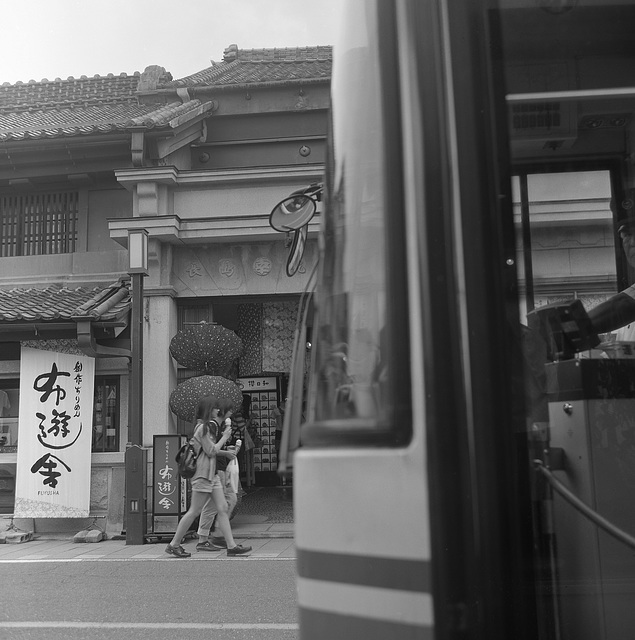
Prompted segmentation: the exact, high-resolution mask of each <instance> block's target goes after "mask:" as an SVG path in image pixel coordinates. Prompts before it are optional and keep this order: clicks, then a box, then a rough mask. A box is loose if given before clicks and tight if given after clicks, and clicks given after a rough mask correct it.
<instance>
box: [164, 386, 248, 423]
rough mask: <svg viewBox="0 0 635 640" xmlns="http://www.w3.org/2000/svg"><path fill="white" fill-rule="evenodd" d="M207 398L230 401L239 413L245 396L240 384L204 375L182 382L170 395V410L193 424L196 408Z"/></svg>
mask: <svg viewBox="0 0 635 640" xmlns="http://www.w3.org/2000/svg"><path fill="white" fill-rule="evenodd" d="M205 396H215V397H216V398H225V399H227V400H229V401H230V402H231V403H232V408H233V410H234V411H238V409H240V408H241V407H242V404H243V394H242V391H241V389H240V387H239V386H238V384H236V383H235V382H233V381H232V380H227V378H223V377H221V376H208V375H204V376H196V377H194V378H190V379H189V380H186V381H185V382H181V384H179V385H178V387H177V388H176V389H175V390H174V391H173V392H172V393H171V394H170V409H171V410H172V412H173V413H175V414H176V415H177V416H178V417H179V418H181V420H186V421H187V422H193V421H194V414H195V413H196V406H197V405H198V403H199V400H201V398H204V397H205Z"/></svg>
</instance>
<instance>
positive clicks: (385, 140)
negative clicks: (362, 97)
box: [301, 2, 413, 447]
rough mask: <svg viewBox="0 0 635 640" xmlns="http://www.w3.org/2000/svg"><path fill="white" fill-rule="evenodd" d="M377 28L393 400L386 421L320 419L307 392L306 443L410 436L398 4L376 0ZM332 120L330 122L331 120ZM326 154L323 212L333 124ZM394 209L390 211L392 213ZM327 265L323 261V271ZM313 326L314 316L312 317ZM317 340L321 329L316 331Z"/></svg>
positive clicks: (391, 441) (392, 440)
mask: <svg viewBox="0 0 635 640" xmlns="http://www.w3.org/2000/svg"><path fill="white" fill-rule="evenodd" d="M374 10H375V11H376V13H377V15H376V24H377V32H376V33H375V34H373V38H374V41H375V42H376V43H377V47H378V61H379V74H380V78H381V79H380V86H381V87H382V92H381V103H380V106H379V109H380V113H379V119H380V121H381V125H382V127H381V141H380V142H381V148H382V153H383V155H384V157H386V158H390V159H391V161H390V162H387V163H386V164H385V166H384V176H383V177H384V185H383V187H384V188H383V212H384V221H388V220H390V224H386V225H385V231H386V245H385V246H386V293H387V296H386V300H387V301H388V296H390V299H393V300H399V301H404V302H403V304H404V306H399V305H391V304H388V302H387V307H386V324H387V327H388V331H387V349H386V351H387V353H388V369H389V370H390V378H389V383H388V389H389V392H388V393H389V397H390V398H391V402H392V406H391V409H390V412H389V413H390V415H389V419H388V420H387V421H386V423H379V422H378V421H376V420H373V419H370V418H359V417H356V418H346V419H329V420H322V421H316V420H314V419H313V416H314V415H315V407H314V402H315V397H316V396H317V394H316V393H309V402H310V404H309V410H308V417H309V420H308V421H307V422H306V423H305V424H304V425H303V427H302V434H301V440H302V446H303V447H347V446H356V447H377V446H384V447H403V446H406V445H407V444H408V442H409V441H410V439H411V438H412V432H413V430H412V418H411V416H412V412H411V383H410V370H409V363H410V357H409V338H408V336H409V324H410V323H409V310H408V308H407V305H408V290H407V269H406V252H405V250H404V247H405V246H406V230H405V205H404V190H403V180H404V178H403V168H402V155H403V150H402V144H401V137H402V131H401V107H400V98H399V95H400V87H399V75H398V72H397V70H396V69H395V64H394V61H395V60H396V59H397V48H398V42H397V39H396V36H395V34H396V28H395V24H396V15H395V7H394V6H392V5H390V4H389V3H383V2H375V3H374ZM337 102H338V97H337V96H332V100H331V103H332V104H335V103H337ZM329 125H331V123H329ZM327 146H328V148H329V149H330V151H329V152H328V154H327V167H326V172H327V176H326V177H327V179H326V182H325V186H326V188H325V197H324V202H325V204H324V214H323V216H328V215H329V201H330V198H331V197H332V194H331V193H330V190H329V186H330V185H331V184H332V181H330V180H329V178H330V177H332V176H331V175H329V171H333V170H334V169H335V159H334V157H333V156H332V148H333V135H332V127H331V126H329V134H328V143H327ZM388 212H390V215H389V214H388ZM323 268H324V265H323V263H321V265H320V272H321V270H322V269H323ZM315 300H316V318H319V314H320V311H319V306H320V290H319V283H318V288H317V292H316V297H315ZM314 326H316V322H315V321H314ZM313 337H314V341H315V340H317V332H314V334H313ZM316 368H317V362H316V358H315V357H313V358H312V362H311V378H312V380H311V388H312V389H314V388H315V387H314V386H313V385H315V384H316V378H317V376H316Z"/></svg>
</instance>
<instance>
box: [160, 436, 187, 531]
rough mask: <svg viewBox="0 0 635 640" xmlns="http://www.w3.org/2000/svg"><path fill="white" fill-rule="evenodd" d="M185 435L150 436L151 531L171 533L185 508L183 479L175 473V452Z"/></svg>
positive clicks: (185, 482) (184, 483) (185, 498)
mask: <svg viewBox="0 0 635 640" xmlns="http://www.w3.org/2000/svg"><path fill="white" fill-rule="evenodd" d="M185 440H186V439H185V438H184V437H183V436H179V435H160V436H154V441H153V449H152V455H153V465H152V476H153V478H152V530H153V532H154V533H174V532H175V531H176V526H177V524H178V523H179V518H180V517H181V515H182V514H183V513H185V512H186V511H187V480H185V479H183V478H181V477H180V476H179V472H178V469H177V465H176V460H175V458H176V454H177V452H178V450H179V448H180V447H181V445H182V444H184V443H185Z"/></svg>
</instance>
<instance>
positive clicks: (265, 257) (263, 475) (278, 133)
mask: <svg viewBox="0 0 635 640" xmlns="http://www.w3.org/2000/svg"><path fill="white" fill-rule="evenodd" d="M330 72H331V49H330V47H307V48H298V49H295V48H294V49H263V50H249V51H247V50H241V49H239V48H238V47H237V46H235V45H231V46H230V47H228V48H227V49H226V50H225V52H224V55H223V59H222V60H221V61H220V62H213V63H212V65H211V66H210V67H209V68H207V69H204V70H203V71H200V72H198V73H195V74H193V75H191V76H188V77H186V78H182V79H177V80H175V79H173V78H172V77H171V75H170V74H169V73H167V72H166V71H165V69H163V68H162V67H148V68H147V69H146V70H145V71H144V72H143V73H141V74H135V75H126V74H122V75H120V76H107V77H94V78H84V77H82V78H79V79H74V78H69V79H67V80H60V79H56V80H53V81H48V80H42V81H40V82H34V81H31V82H29V83H27V84H21V83H18V84H16V85H6V84H5V85H3V86H2V87H0V215H1V216H2V218H1V225H2V226H1V231H2V233H1V235H0V251H1V253H0V267H1V268H0V390H2V393H3V394H4V395H3V396H0V397H5V396H6V402H5V403H4V404H5V406H4V407H3V415H2V416H1V417H0V420H1V421H2V423H3V426H2V429H3V439H2V440H0V509H1V510H2V511H3V512H4V513H7V514H11V513H13V500H14V495H15V486H14V485H15V474H16V461H17V440H18V429H19V423H20V419H19V389H20V353H21V348H22V347H24V346H30V347H34V348H36V349H43V350H53V351H59V352H68V353H78V354H85V355H86V354H87V355H90V356H91V357H94V358H95V362H96V373H95V397H94V410H93V425H92V427H93V446H92V454H91V458H92V459H91V467H92V475H91V516H93V515H99V516H101V517H103V518H104V519H105V522H106V529H107V531H108V532H117V533H118V532H119V531H120V530H121V529H122V528H124V527H125V523H124V508H123V505H124V496H123V494H124V487H125V482H124V453H125V449H126V444H127V443H128V442H129V439H130V438H129V433H128V424H129V408H130V405H131V403H130V402H129V395H128V394H129V389H130V384H129V382H130V361H131V356H132V349H131V339H130V336H131V326H130V307H131V293H130V282H129V276H128V233H129V232H130V231H134V230H136V229H144V230H146V231H147V233H148V238H149V256H148V257H149V269H148V276H147V277H146V278H145V279H144V299H143V312H142V316H143V321H142V325H143V345H144V347H143V358H142V362H143V365H142V370H143V398H142V406H143V420H142V422H143V423H142V434H143V435H142V438H143V445H144V447H147V448H149V449H151V447H152V445H153V439H154V436H156V435H161V434H174V433H187V430H188V428H189V425H188V424H185V423H184V422H183V421H182V420H180V419H179V418H178V417H177V416H176V415H175V414H174V413H173V412H172V411H171V410H170V407H169V400H170V395H171V394H172V392H173V391H174V390H175V388H176V387H177V384H178V383H179V382H180V381H183V380H185V379H186V378H187V377H189V376H192V375H195V374H196V373H197V372H195V371H189V370H186V369H183V368H182V367H180V366H179V365H178V363H177V362H176V361H175V360H174V359H173V358H172V357H171V355H170V350H169V346H170V342H171V340H172V338H173V337H174V336H175V335H176V334H177V332H178V331H179V330H180V329H182V328H183V327H185V326H187V325H188V324H194V323H200V322H201V321H203V322H207V323H217V324H220V325H222V326H224V327H226V328H228V329H230V330H232V331H234V332H235V333H236V334H237V335H238V336H239V337H240V338H241V340H242V342H243V345H244V351H243V354H242V355H241V357H240V358H239V360H238V362H237V363H236V367H235V369H234V372H233V373H234V375H236V376H238V377H239V379H240V381H241V383H242V384H245V385H253V388H252V389H251V391H255V390H258V389H260V388H261V385H265V386H266V387H267V398H266V402H265V398H264V396H263V398H262V399H261V397H260V395H259V394H256V393H254V394H252V395H253V399H254V400H255V402H254V403H253V405H252V406H253V407H254V408H255V416H254V417H255V421H256V423H257V426H258V429H259V435H260V436H261V437H262V442H261V448H260V449H261V450H260V451H256V454H255V456H254V458H255V471H256V482H270V481H271V475H270V474H271V473H273V474H274V475H275V464H276V460H275V451H274V449H273V430H272V423H271V419H272V412H273V409H274V407H275V406H277V404H278V403H279V401H280V399H281V394H282V393H283V392H284V387H285V383H286V375H287V372H288V371H289V367H290V361H291V350H292V341H293V334H294V330H295V320H296V311H297V307H298V302H299V299H300V296H301V295H302V293H303V292H304V291H305V289H306V288H307V285H308V282H309V277H310V274H311V272H312V270H313V268H314V266H315V264H316V262H317V247H316V242H315V240H314V236H315V232H316V229H317V225H318V219H319V216H316V217H315V218H314V220H313V221H311V223H310V224H309V228H308V232H309V233H308V241H307V244H306V248H305V252H304V255H303V259H302V262H301V264H300V267H299V269H298V271H297V272H296V274H295V275H294V276H293V277H288V276H287V274H286V268H285V267H286V262H287V258H288V254H289V241H290V237H288V236H287V234H284V233H279V232H276V231H274V230H273V229H272V228H271V227H270V226H269V223H268V219H269V212H270V210H271V208H272V207H273V205H274V204H275V203H276V202H278V201H279V200H281V199H282V198H284V197H285V196H287V195H289V194H290V193H291V192H293V191H294V190H296V189H298V188H302V187H305V186H307V185H309V184H311V183H314V182H319V181H321V179H322V175H323V171H324V149H325V138H326V133H327V127H328V120H327V114H328V100H329V83H330ZM248 390H249V389H248ZM270 431H271V433H270ZM270 439H271V440H270ZM265 448H266V449H267V451H266V452H265ZM151 466H152V464H151V455H150V456H149V465H148V470H147V477H148V478H151V475H152V468H151ZM151 502H152V501H151V489H150V488H148V511H150V510H151V507H152V505H151ZM85 525H86V522H62V521H59V522H58V521H53V520H51V519H42V520H40V519H38V520H37V521H35V522H32V523H26V525H25V527H24V528H26V527H31V528H34V529H35V530H36V531H44V530H46V529H53V530H54V529H56V528H58V527H59V528H66V527H67V528H68V529H69V530H79V529H81V528H82V527H83V526H85Z"/></svg>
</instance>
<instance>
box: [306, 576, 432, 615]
mask: <svg viewBox="0 0 635 640" xmlns="http://www.w3.org/2000/svg"><path fill="white" fill-rule="evenodd" d="M297 585H298V605H299V606H300V607H302V608H305V609H316V610H319V611H330V612H331V613H341V614H342V615H353V616H358V617H360V618H369V619H372V620H382V621H384V622H386V621H391V622H395V623H399V624H414V625H417V624H418V625H429V626H431V625H432V622H433V620H434V612H433V607H432V597H431V596H430V594H427V593H417V592H415V591H397V590H396V589H380V588H378V587H368V586H362V585H352V584H340V583H335V582H323V581H321V580H310V579H307V578H298V580H297Z"/></svg>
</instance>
